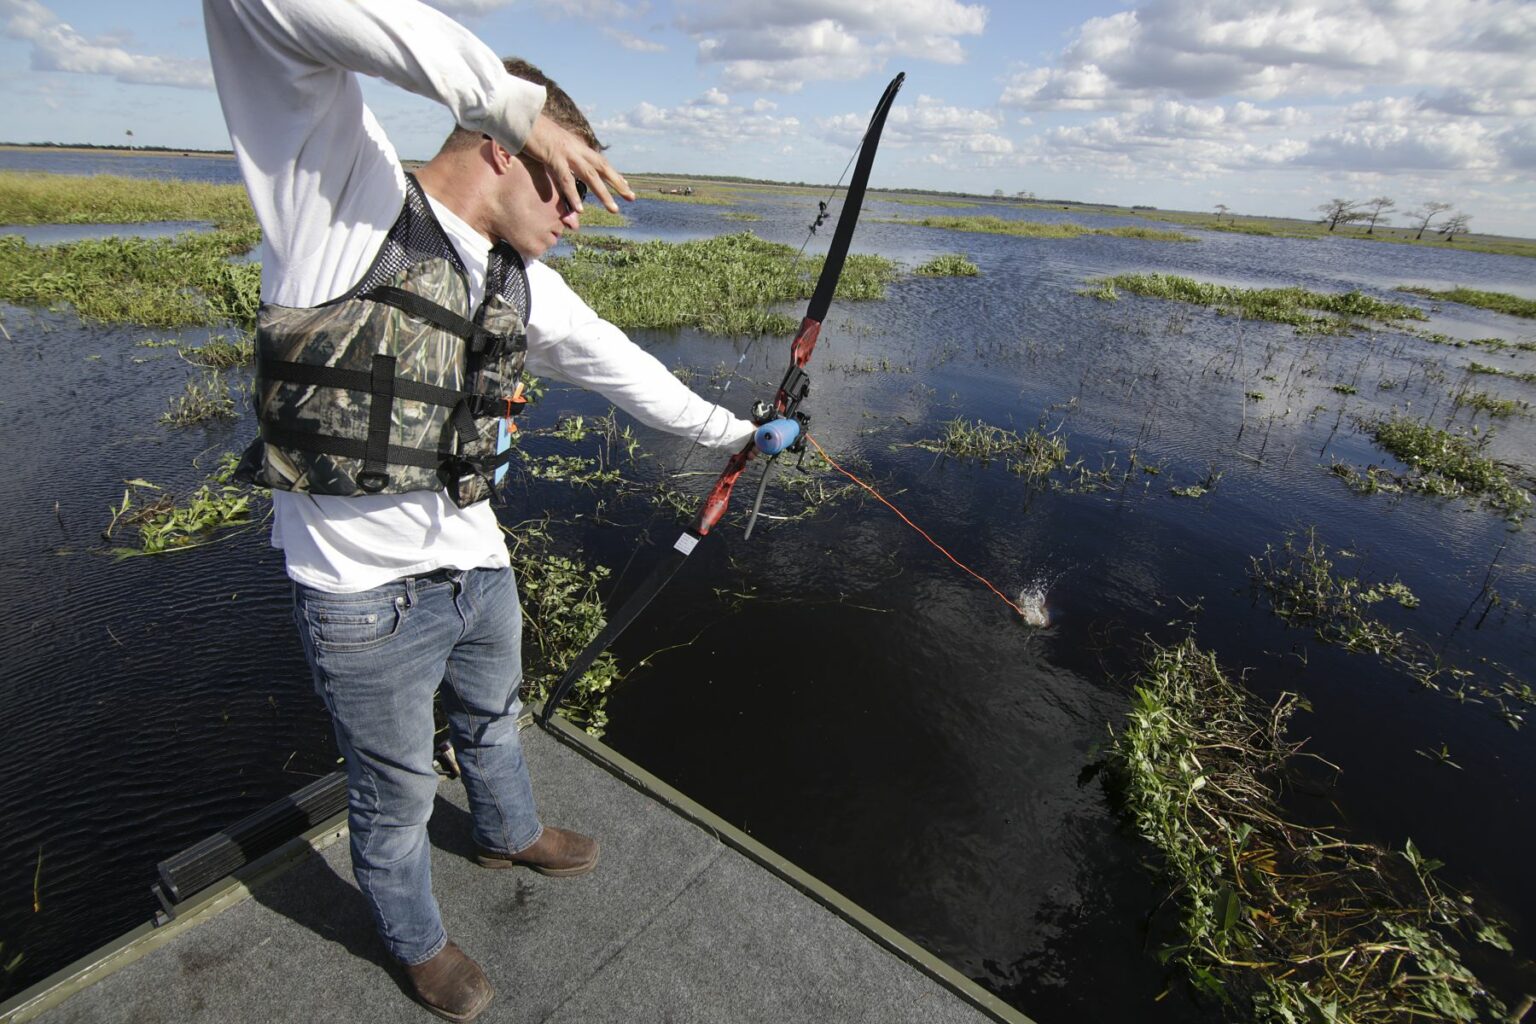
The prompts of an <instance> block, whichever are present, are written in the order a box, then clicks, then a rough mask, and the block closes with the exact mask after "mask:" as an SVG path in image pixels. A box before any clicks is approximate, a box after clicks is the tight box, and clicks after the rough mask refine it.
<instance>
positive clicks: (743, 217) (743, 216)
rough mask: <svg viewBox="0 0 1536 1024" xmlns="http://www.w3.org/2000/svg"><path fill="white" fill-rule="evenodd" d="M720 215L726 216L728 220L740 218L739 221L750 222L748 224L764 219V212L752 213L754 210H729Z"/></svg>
mask: <svg viewBox="0 0 1536 1024" xmlns="http://www.w3.org/2000/svg"><path fill="white" fill-rule="evenodd" d="M720 216H721V217H723V218H725V219H726V220H739V221H742V222H743V223H748V224H750V223H753V222H755V221H760V220H762V219H763V215H762V214H760V213H752V212H750V211H747V210H727V211H725V212H724V213H722V214H721V215H720Z"/></svg>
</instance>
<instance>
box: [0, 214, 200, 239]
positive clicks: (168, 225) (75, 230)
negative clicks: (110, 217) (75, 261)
mask: <svg viewBox="0 0 1536 1024" xmlns="http://www.w3.org/2000/svg"><path fill="white" fill-rule="evenodd" d="M212 227H213V225H212V224H209V223H208V222H206V221H198V220H171V221H157V222H154V223H150V224H0V235H19V236H20V237H21V239H22V241H24V242H26V243H27V244H28V245H59V244H62V243H64V242H84V241H89V240H91V239H96V238H171V237H173V236H175V235H180V234H185V233H186V232H188V231H207V230H209V229H211V228H212Z"/></svg>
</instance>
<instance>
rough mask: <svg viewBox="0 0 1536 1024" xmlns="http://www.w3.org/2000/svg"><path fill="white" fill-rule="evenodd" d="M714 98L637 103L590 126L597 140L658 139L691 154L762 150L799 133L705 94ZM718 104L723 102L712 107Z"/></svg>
mask: <svg viewBox="0 0 1536 1024" xmlns="http://www.w3.org/2000/svg"><path fill="white" fill-rule="evenodd" d="M711 93H712V94H714V97H715V98H711V95H710V94H706V95H705V96H704V97H703V98H701V99H698V100H694V101H692V102H689V103H683V104H680V105H678V106H675V107H658V106H656V105H655V104H653V103H641V104H640V105H639V106H637V107H635V108H634V109H633V110H630V111H628V112H627V113H624V114H620V115H618V116H616V117H611V118H608V119H606V120H604V121H601V122H599V123H598V124H597V125H596V126H595V127H596V128H597V130H598V131H599V133H601V134H603V135H605V136H606V135H610V134H611V135H619V136H629V137H631V138H634V137H647V136H660V137H664V138H666V139H667V140H668V141H669V142H673V143H676V144H678V145H679V146H686V147H689V148H692V149H697V150H706V151H710V152H724V151H729V150H731V149H734V148H737V147H740V146H743V145H746V144H748V143H751V144H754V145H766V144H769V143H772V142H775V141H777V140H780V139H785V138H794V137H797V136H798V135H799V133H800V121H799V119H798V118H794V117H775V116H773V115H772V114H770V113H768V112H767V111H766V110H759V109H756V107H755V105H754V106H753V107H744V106H740V105H738V104H734V103H731V102H730V98H729V97H728V96H726V95H725V94H724V93H719V92H716V91H715V90H711ZM717 99H718V100H723V101H724V102H717Z"/></svg>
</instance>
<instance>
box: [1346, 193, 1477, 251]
mask: <svg viewBox="0 0 1536 1024" xmlns="http://www.w3.org/2000/svg"><path fill="white" fill-rule="evenodd" d="M1451 206H1452V204H1451V203H1440V202H1434V201H1429V202H1426V203H1424V204H1423V205H1422V206H1420V207H1418V208H1417V209H1413V210H1407V211H1404V214H1403V216H1405V217H1407V218H1408V220H1409V225H1408V226H1409V227H1410V228H1414V227H1415V226H1416V227H1417V233H1416V234H1415V235H1414V236H1413V237H1414V240H1415V241H1418V240H1419V239H1422V238H1423V237H1424V232H1425V231H1428V230H1429V226H1430V224H1431V223H1433V222H1434V220H1435V219H1436V218H1437V217H1439V216H1440V215H1441V214H1443V213H1445V212H1446V211H1447V210H1449V209H1451ZM1396 207H1397V201H1396V200H1394V199H1392V198H1390V197H1389V196H1376V197H1374V198H1371V199H1330V200H1328V201H1327V202H1326V203H1323V204H1322V205H1320V206H1318V207H1317V210H1318V212H1319V213H1321V214H1322V215H1323V219H1322V221H1321V223H1323V224H1327V225H1328V230H1329V231H1332V230H1334V229H1335V228H1337V227H1338V226H1339V225H1340V224H1359V223H1364V224H1366V225H1367V227H1366V229H1365V233H1366V234H1368V235H1374V234H1375V233H1376V225H1377V224H1381V225H1383V226H1385V225H1386V223H1387V220H1388V216H1387V214H1388V211H1389V210H1393V209H1395V208H1396ZM1471 220H1472V218H1471V217H1470V216H1469V215H1467V214H1465V213H1460V212H1458V213H1455V214H1452V215H1451V216H1449V217H1446V218H1445V219H1444V220H1442V221H1441V222H1440V225H1439V226H1438V227H1436V228H1435V229H1434V233H1435V234H1438V235H1441V236H1443V237H1444V238H1445V240H1446V241H1447V242H1454V241H1455V240H1456V236H1457V235H1460V234H1464V233H1465V232H1466V230H1467V223H1468V222H1469V221H1471Z"/></svg>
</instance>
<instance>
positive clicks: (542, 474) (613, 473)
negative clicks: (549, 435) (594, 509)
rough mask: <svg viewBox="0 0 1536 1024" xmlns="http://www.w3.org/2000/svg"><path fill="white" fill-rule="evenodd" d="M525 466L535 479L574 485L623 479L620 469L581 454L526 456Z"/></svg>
mask: <svg viewBox="0 0 1536 1024" xmlns="http://www.w3.org/2000/svg"><path fill="white" fill-rule="evenodd" d="M523 468H524V469H525V470H526V471H527V473H528V475H529V476H531V477H534V478H535V479H538V480H553V481H558V482H561V483H568V484H570V485H572V486H573V487H597V486H599V485H602V484H615V483H618V482H619V480H620V479H621V475H620V473H619V471H618V469H616V468H614V467H612V466H605V465H603V464H602V463H601V462H599V461H598V460H597V459H589V458H584V457H583V456H580V455H544V456H537V457H535V456H525V459H524V462H523Z"/></svg>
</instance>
